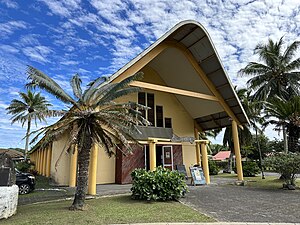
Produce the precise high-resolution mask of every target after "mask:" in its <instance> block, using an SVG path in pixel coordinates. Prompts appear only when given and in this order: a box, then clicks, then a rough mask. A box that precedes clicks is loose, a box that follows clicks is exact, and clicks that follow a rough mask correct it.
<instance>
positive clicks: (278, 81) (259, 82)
mask: <svg viewBox="0 0 300 225" xmlns="http://www.w3.org/2000/svg"><path fill="white" fill-rule="evenodd" d="M283 45H284V42H283V37H282V38H280V40H279V41H278V42H274V41H273V40H271V39H269V41H268V43H267V44H258V45H257V46H256V47H255V49H254V54H257V55H258V56H259V60H261V61H262V63H258V62H250V63H249V64H248V65H247V66H246V67H245V68H243V69H241V70H240V71H239V73H240V74H241V75H246V76H252V78H251V79H249V80H248V82H247V85H248V87H249V88H250V89H252V90H254V91H255V93H254V94H253V98H254V99H255V100H269V99H271V98H272V97H274V96H279V97H281V98H285V99H289V98H290V96H294V95H299V87H300V83H299V82H300V72H299V71H297V70H298V69H299V68H300V58H296V59H294V57H295V55H296V53H297V49H298V47H299V45H300V42H299V41H295V42H293V43H292V44H291V45H289V46H287V48H286V49H285V50H283Z"/></svg>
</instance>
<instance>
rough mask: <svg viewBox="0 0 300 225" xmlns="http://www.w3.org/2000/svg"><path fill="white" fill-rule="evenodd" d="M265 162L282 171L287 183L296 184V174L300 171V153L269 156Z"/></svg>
mask: <svg viewBox="0 0 300 225" xmlns="http://www.w3.org/2000/svg"><path fill="white" fill-rule="evenodd" d="M265 164H266V165H267V166H269V167H271V168H272V169H273V170H274V171H275V172H277V173H280V174H281V177H282V178H283V179H284V181H285V183H286V184H287V185H293V186H295V185H296V184H295V183H296V175H297V174H298V173H300V154H299V153H298V154H296V153H281V154H277V155H274V156H271V157H269V158H267V159H266V160H265Z"/></svg>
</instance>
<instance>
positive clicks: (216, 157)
mask: <svg viewBox="0 0 300 225" xmlns="http://www.w3.org/2000/svg"><path fill="white" fill-rule="evenodd" d="M229 157H230V151H220V152H218V153H217V154H215V155H214V156H213V157H212V158H213V160H224V159H229Z"/></svg>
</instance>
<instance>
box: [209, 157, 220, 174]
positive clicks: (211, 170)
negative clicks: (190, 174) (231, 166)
mask: <svg viewBox="0 0 300 225" xmlns="http://www.w3.org/2000/svg"><path fill="white" fill-rule="evenodd" d="M208 166H209V174H210V175H218V173H219V171H220V168H219V167H218V166H217V163H216V162H215V161H213V160H209V161H208Z"/></svg>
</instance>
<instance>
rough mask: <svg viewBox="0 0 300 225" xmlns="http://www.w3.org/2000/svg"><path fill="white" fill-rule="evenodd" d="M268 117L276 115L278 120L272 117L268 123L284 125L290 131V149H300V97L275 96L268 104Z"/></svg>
mask: <svg viewBox="0 0 300 225" xmlns="http://www.w3.org/2000/svg"><path fill="white" fill-rule="evenodd" d="M265 111H266V115H267V118H270V117H271V118H272V117H275V118H276V119H277V120H273V119H270V120H268V122H267V123H271V124H275V125H276V126H277V127H282V128H283V129H285V130H286V131H287V133H288V138H287V141H288V150H289V151H292V152H295V151H300V148H299V147H300V146H299V143H298V141H299V138H300V97H299V96H294V97H292V98H291V99H290V100H288V101H287V100H284V99H281V98H279V97H278V98H274V99H273V100H272V101H271V102H268V103H267V104H266V108H265Z"/></svg>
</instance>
